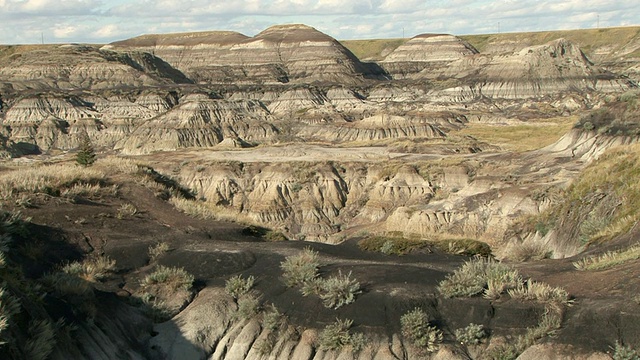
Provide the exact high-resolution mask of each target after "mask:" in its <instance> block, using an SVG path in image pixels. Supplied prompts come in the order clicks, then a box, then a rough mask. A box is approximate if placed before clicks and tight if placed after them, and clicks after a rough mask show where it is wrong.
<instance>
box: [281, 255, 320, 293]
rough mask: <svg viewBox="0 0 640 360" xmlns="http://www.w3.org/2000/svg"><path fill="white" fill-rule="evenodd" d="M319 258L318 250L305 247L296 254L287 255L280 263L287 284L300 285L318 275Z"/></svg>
mask: <svg viewBox="0 0 640 360" xmlns="http://www.w3.org/2000/svg"><path fill="white" fill-rule="evenodd" d="M319 266H320V260H319V256H318V252H317V251H314V250H312V249H311V248H305V249H304V250H303V251H302V252H301V253H299V254H298V255H293V256H288V257H287V258H286V259H285V260H284V261H283V262H282V263H281V264H280V268H281V269H282V270H283V271H284V273H283V277H284V282H285V284H287V286H291V287H293V286H302V285H303V284H305V283H307V282H310V281H312V280H314V279H315V278H316V277H318V267H319Z"/></svg>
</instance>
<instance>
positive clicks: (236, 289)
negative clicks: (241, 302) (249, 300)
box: [224, 275, 255, 300]
mask: <svg viewBox="0 0 640 360" xmlns="http://www.w3.org/2000/svg"><path fill="white" fill-rule="evenodd" d="M254 281H255V278H254V277H253V276H249V277H247V278H246V279H245V278H243V277H242V276H241V275H236V276H234V277H232V278H230V279H229V280H227V281H226V283H225V286H224V289H225V291H226V292H227V294H229V295H230V296H231V297H232V298H233V299H234V300H238V298H240V296H242V295H244V294H246V293H248V292H249V290H251V288H253V284H254Z"/></svg>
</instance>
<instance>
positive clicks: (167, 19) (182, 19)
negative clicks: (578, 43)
mask: <svg viewBox="0 0 640 360" xmlns="http://www.w3.org/2000/svg"><path fill="white" fill-rule="evenodd" d="M598 16H599V17H600V25H601V26H620V25H630V24H636V25H638V24H639V19H640V4H638V2H637V0H617V1H609V0H566V1H550V0H542V1H538V0H521V1H515V0H499V1H487V0H449V1H446V0H360V1H346V0H235V1H221V0H218V1H211V0H181V1H175V0H159V1H152V0H0V23H2V24H3V25H4V26H3V31H2V32H0V43H20V42H39V40H40V36H35V37H34V36H33V35H34V34H40V33H44V34H45V37H46V38H47V40H48V41H77V42H109V41H114V40H119V39H123V38H127V37H132V36H136V35H140V34H143V33H150V32H154V33H162V32H177V31H202V30H233V31H238V32H241V33H244V34H246V35H250V36H251V35H255V34H256V33H258V32H260V31H262V30H264V29H265V28H267V27H268V26H271V25H275V24H284V23H305V24H307V25H310V26H313V27H315V28H317V29H318V30H321V31H323V32H326V33H328V34H329V35H331V36H333V37H335V38H338V39H350V38H376V37H399V36H402V32H403V29H404V33H405V36H413V35H417V34H420V33H428V32H449V33H454V34H470V33H486V32H495V31H497V30H498V23H499V24H500V29H501V31H503V32H506V31H510V32H512V31H530V30H550V29H559V28H580V27H595V25H596V21H597V17H598Z"/></svg>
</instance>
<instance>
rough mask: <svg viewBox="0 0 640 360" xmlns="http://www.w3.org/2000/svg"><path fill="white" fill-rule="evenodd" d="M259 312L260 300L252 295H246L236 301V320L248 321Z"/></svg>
mask: <svg viewBox="0 0 640 360" xmlns="http://www.w3.org/2000/svg"><path fill="white" fill-rule="evenodd" d="M259 311H260V298H259V297H258V296H256V295H254V294H246V295H245V296H242V297H241V298H240V299H238V311H237V312H236V315H235V317H236V319H244V320H247V319H250V318H252V317H254V316H256V315H258V312H259Z"/></svg>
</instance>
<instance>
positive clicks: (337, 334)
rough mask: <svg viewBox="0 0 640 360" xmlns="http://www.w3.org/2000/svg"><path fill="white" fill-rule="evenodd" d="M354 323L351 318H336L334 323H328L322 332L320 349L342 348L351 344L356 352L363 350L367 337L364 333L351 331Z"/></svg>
mask: <svg viewBox="0 0 640 360" xmlns="http://www.w3.org/2000/svg"><path fill="white" fill-rule="evenodd" d="M352 325H353V320H350V319H346V320H340V319H336V321H335V322H334V323H332V324H329V325H327V326H326V327H325V328H324V329H323V330H322V331H321V332H320V339H319V345H320V350H324V351H327V350H341V349H343V348H345V347H347V346H351V349H352V351H353V352H354V353H357V352H359V351H360V350H362V348H364V346H365V344H366V338H365V336H364V334H361V333H357V334H352V333H351V332H349V329H351V326H352Z"/></svg>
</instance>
